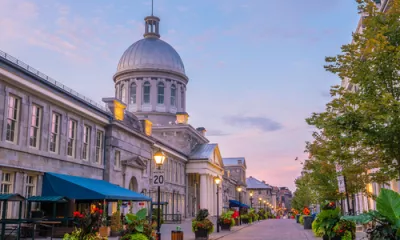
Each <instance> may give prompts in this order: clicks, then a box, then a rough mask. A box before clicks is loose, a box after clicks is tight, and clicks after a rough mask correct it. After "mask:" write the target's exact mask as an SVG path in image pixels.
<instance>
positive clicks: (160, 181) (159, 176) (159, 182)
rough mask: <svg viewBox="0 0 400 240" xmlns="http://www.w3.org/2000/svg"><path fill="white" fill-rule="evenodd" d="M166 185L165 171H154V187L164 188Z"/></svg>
mask: <svg viewBox="0 0 400 240" xmlns="http://www.w3.org/2000/svg"><path fill="white" fill-rule="evenodd" d="M164 184H165V173H164V170H154V171H153V186H164Z"/></svg>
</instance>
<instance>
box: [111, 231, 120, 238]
mask: <svg viewBox="0 0 400 240" xmlns="http://www.w3.org/2000/svg"><path fill="white" fill-rule="evenodd" d="M120 235H121V232H120V231H111V232H110V237H118V236H120Z"/></svg>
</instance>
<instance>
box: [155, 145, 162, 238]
mask: <svg viewBox="0 0 400 240" xmlns="http://www.w3.org/2000/svg"><path fill="white" fill-rule="evenodd" d="M153 158H154V161H155V162H156V166H157V169H161V166H162V165H163V164H164V160H165V154H164V153H163V152H162V151H161V150H158V151H157V152H156V153H154V156H153ZM157 193H158V194H157V200H158V211H157V239H158V240H161V232H160V228H161V217H160V213H161V207H160V204H161V199H160V198H161V197H160V196H161V194H160V186H158V187H157Z"/></svg>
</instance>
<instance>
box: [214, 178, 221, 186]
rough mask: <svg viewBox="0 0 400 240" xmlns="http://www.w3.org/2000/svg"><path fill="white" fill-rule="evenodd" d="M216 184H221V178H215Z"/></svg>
mask: <svg viewBox="0 0 400 240" xmlns="http://www.w3.org/2000/svg"><path fill="white" fill-rule="evenodd" d="M214 182H215V184H217V185H219V184H220V183H221V178H219V177H215V178H214Z"/></svg>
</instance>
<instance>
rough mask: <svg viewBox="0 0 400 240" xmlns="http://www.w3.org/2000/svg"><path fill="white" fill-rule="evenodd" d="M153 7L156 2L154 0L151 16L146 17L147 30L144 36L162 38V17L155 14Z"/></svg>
mask: <svg viewBox="0 0 400 240" xmlns="http://www.w3.org/2000/svg"><path fill="white" fill-rule="evenodd" d="M153 8H154V3H153V0H151V16H147V17H146V18H145V19H144V21H145V31H144V34H143V36H144V37H145V38H148V37H153V38H160V33H159V26H160V19H159V18H158V17H156V16H154V15H153Z"/></svg>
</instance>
